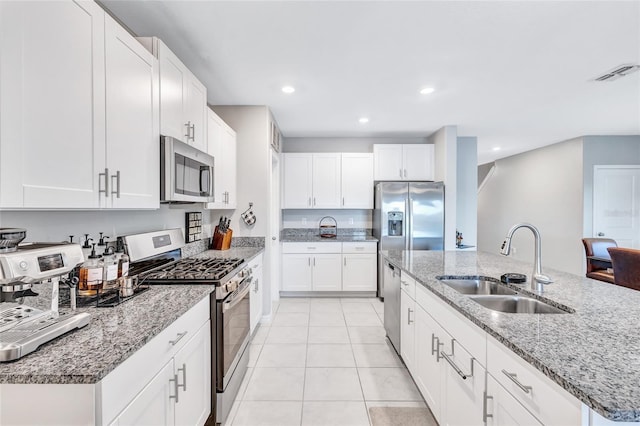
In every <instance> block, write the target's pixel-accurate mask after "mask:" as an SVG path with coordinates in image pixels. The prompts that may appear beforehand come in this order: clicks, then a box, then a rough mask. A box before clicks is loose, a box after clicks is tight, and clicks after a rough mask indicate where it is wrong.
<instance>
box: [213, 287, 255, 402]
mask: <svg viewBox="0 0 640 426" xmlns="http://www.w3.org/2000/svg"><path fill="white" fill-rule="evenodd" d="M251 280H252V279H251V277H247V278H245V279H244V280H243V281H242V283H241V284H240V286H239V291H238V292H234V293H232V294H231V295H229V296H228V297H227V298H225V299H224V300H218V301H217V302H216V304H217V314H218V327H217V328H218V330H217V336H216V343H217V345H216V353H217V358H218V360H217V366H216V368H217V370H218V374H217V384H216V390H217V391H218V392H223V391H224V389H225V388H226V387H227V384H228V383H229V380H230V379H231V375H232V374H233V372H234V371H235V369H236V365H237V364H238V361H239V360H240V357H241V355H242V353H243V352H244V350H245V348H246V346H247V344H248V343H249V327H250V323H249V313H250V306H249V298H250V293H251Z"/></svg>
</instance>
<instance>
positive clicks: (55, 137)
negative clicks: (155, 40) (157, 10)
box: [0, 1, 159, 209]
mask: <svg viewBox="0 0 640 426" xmlns="http://www.w3.org/2000/svg"><path fill="white" fill-rule="evenodd" d="M0 8H2V10H1V12H0V16H1V18H0V19H1V20H2V22H0V28H1V29H0V31H2V34H0V40H2V41H1V42H0V43H1V45H0V50H1V51H2V55H1V59H0V61H2V62H1V63H0V68H1V69H2V71H1V72H0V91H2V97H1V99H0V121H2V123H3V125H2V129H1V130H0V207H2V208H53V209H56V208H60V209H75V208H78V209H84V208H158V207H159V170H158V163H159V152H158V148H157V143H158V137H159V132H158V92H157V90H158V66H157V61H156V60H155V58H153V56H152V55H151V54H150V53H149V52H147V51H146V50H145V49H144V48H142V46H141V45H140V44H139V43H137V42H136V40H135V39H134V38H133V37H132V36H131V35H130V34H129V33H128V32H126V31H125V30H124V29H123V28H122V27H120V25H118V24H117V23H116V22H115V21H114V20H113V19H112V18H111V17H110V16H108V15H105V13H104V11H103V10H102V9H101V8H100V7H99V6H98V5H97V4H95V3H93V2H71V1H69V2H45V3H33V2H3V3H2V4H0ZM34 28H38V31H34V30H33V29H34ZM52 167H55V171H53V169H52Z"/></svg>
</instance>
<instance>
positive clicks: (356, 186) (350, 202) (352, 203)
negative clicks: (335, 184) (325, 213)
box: [341, 153, 373, 209]
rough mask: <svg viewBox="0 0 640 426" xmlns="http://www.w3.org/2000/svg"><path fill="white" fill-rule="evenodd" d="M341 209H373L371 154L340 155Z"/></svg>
mask: <svg viewBox="0 0 640 426" xmlns="http://www.w3.org/2000/svg"><path fill="white" fill-rule="evenodd" d="M341 169H342V176H341V188H342V208H345V209H372V208H373V154H361V153H343V154H342V164H341Z"/></svg>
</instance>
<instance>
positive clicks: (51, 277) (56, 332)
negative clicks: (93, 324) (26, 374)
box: [0, 228, 90, 362]
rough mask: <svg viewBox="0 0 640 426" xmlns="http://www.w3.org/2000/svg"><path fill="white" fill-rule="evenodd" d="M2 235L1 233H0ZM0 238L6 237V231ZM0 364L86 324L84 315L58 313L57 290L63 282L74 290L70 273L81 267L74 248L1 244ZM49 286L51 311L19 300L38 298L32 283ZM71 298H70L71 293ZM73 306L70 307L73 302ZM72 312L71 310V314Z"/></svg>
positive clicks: (58, 244)
mask: <svg viewBox="0 0 640 426" xmlns="http://www.w3.org/2000/svg"><path fill="white" fill-rule="evenodd" d="M3 231H4V232H3ZM0 234H2V235H5V236H6V234H7V231H6V228H5V229H0ZM0 246H2V247H3V250H2V251H1V252H0V362H5V361H13V360H16V359H19V358H21V357H23V356H25V355H27V354H29V353H31V352H33V351H35V350H36V349H38V347H40V346H41V345H42V344H44V343H46V342H48V341H50V340H53V339H55V338H56V337H59V336H61V335H63V334H65V333H67V332H69V331H71V330H74V329H76V328H81V327H84V326H85V325H87V324H89V319H90V315H89V314H88V313H75V314H74V313H60V312H59V310H58V286H59V284H60V283H63V284H66V285H68V286H69V287H71V288H72V293H73V291H74V290H75V285H76V283H77V278H69V273H70V272H71V271H72V270H73V269H74V268H76V266H78V265H80V264H81V263H82V262H83V260H84V256H83V254H82V249H81V248H80V245H78V244H69V243H56V244H52V243H27V244H20V245H18V244H17V243H15V244H13V243H11V244H7V239H4V240H1V241H0ZM43 282H51V285H52V294H51V308H50V309H49V310H41V309H36V308H34V307H30V306H28V305H24V304H23V303H22V302H23V300H24V298H25V297H31V296H38V293H35V292H34V291H33V290H32V288H33V286H34V285H36V284H39V283H43ZM74 296H75V295H74ZM72 308H73V309H75V305H74V304H73V302H72ZM73 309H72V310H73Z"/></svg>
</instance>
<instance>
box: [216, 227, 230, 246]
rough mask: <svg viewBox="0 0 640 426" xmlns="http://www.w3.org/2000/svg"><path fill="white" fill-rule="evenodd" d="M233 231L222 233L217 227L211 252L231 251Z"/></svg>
mask: <svg viewBox="0 0 640 426" xmlns="http://www.w3.org/2000/svg"><path fill="white" fill-rule="evenodd" d="M232 235H233V230H232V229H228V230H227V232H225V233H222V232H220V231H219V230H218V227H217V226H216V229H215V231H213V240H212V241H211V250H229V249H230V248H231V237H232Z"/></svg>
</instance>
